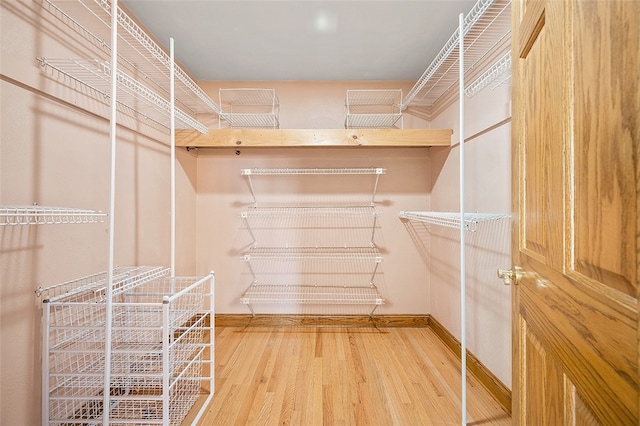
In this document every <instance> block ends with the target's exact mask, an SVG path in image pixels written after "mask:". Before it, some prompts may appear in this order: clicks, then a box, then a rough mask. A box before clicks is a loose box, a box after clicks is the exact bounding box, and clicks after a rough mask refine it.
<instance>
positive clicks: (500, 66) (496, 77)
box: [464, 51, 511, 97]
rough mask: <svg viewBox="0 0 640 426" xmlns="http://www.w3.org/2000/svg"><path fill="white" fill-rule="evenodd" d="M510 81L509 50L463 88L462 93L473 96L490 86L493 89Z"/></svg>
mask: <svg viewBox="0 0 640 426" xmlns="http://www.w3.org/2000/svg"><path fill="white" fill-rule="evenodd" d="M510 81H511V52H510V51H509V52H507V53H506V54H505V55H504V56H502V57H501V58H500V59H498V60H497V61H496V62H495V63H494V64H493V65H492V66H491V67H490V68H488V69H487V70H486V71H485V72H484V73H483V74H482V75H481V76H480V77H478V78H477V79H475V80H474V81H473V83H471V84H469V85H468V86H467V88H466V89H465V90H464V94H465V95H467V96H469V97H473V96H474V95H475V94H476V93H478V92H479V91H481V90H482V89H484V88H485V87H489V86H491V88H493V89H495V88H496V87H498V86H501V85H503V84H508V82H510Z"/></svg>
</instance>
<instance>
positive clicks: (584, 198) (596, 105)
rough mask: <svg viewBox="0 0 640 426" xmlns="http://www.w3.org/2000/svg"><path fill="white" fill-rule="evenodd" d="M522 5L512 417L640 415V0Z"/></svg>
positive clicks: (582, 420) (628, 420)
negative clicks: (639, 369)
mask: <svg viewBox="0 0 640 426" xmlns="http://www.w3.org/2000/svg"><path fill="white" fill-rule="evenodd" d="M512 11H513V30H514V32H513V34H512V36H513V52H512V53H513V66H512V71H513V106H512V107H513V110H512V111H513V136H514V137H513V152H512V155H513V165H514V167H513V200H514V212H515V213H514V229H513V240H514V244H513V264H514V266H519V267H520V268H521V270H520V277H519V279H518V280H517V284H518V285H514V286H513V348H514V349H513V350H514V358H513V361H514V364H513V371H514V375H513V376H514V381H513V397H514V399H513V411H514V412H513V416H514V424H527V425H535V426H539V425H562V424H565V425H569V424H571V425H573V424H575V425H583V424H604V425H637V424H638V422H639V392H638V383H639V380H638V350H639V334H638V307H639V305H638V291H639V284H638V281H639V277H640V266H639V262H640V251H639V250H640V201H639V200H640V196H639V195H640V127H639V123H640V118H639V117H640V84H639V80H640V59H639V58H640V56H639V53H638V52H639V51H640V1H638V0H598V1H594V0H590V1H585V0H548V1H534V0H529V1H526V0H514V3H513V8H512ZM514 269H515V268H514Z"/></svg>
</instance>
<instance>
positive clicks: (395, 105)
mask: <svg viewBox="0 0 640 426" xmlns="http://www.w3.org/2000/svg"><path fill="white" fill-rule="evenodd" d="M401 105H402V90H347V97H346V100H345V106H346V108H347V115H346V118H345V124H344V126H345V128H346V129H354V128H362V129H365V128H368V129H388V128H396V124H397V123H398V121H401V119H402V111H401V109H400V107H401Z"/></svg>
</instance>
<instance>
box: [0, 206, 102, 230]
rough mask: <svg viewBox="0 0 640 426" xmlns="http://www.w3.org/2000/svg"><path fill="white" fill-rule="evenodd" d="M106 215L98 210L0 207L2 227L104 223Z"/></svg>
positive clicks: (0, 224) (0, 223)
mask: <svg viewBox="0 0 640 426" xmlns="http://www.w3.org/2000/svg"><path fill="white" fill-rule="evenodd" d="M106 216H107V214H106V213H103V212H101V211H99V210H87V209H76V208H67V207H45V206H0V226H2V225H51V224H64V223H99V222H104V219H105V217H106Z"/></svg>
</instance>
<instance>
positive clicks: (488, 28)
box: [402, 0, 511, 110]
mask: <svg viewBox="0 0 640 426" xmlns="http://www.w3.org/2000/svg"><path fill="white" fill-rule="evenodd" d="M463 25H464V45H465V51H464V58H465V62H464V67H465V70H472V69H476V68H478V67H479V66H480V64H481V63H482V62H483V60H484V59H485V58H486V57H487V55H488V54H490V53H491V52H493V51H495V49H496V48H497V47H499V46H500V45H502V44H505V43H507V42H508V40H509V38H510V36H511V1H510V0H478V2H477V3H476V4H475V6H474V7H473V9H472V10H471V12H469V14H468V15H467V16H466V17H465V19H464V24H463ZM458 42H459V33H458V31H457V30H456V31H455V32H454V33H453V35H452V36H451V38H449V40H448V41H447V43H446V44H445V45H444V46H443V48H442V49H441V50H440V52H439V53H438V55H437V56H436V58H435V59H434V60H433V62H431V64H430V65H429V67H427V69H426V70H425V72H424V73H423V74H422V76H421V77H420V78H419V79H418V81H417V82H416V84H415V85H414V86H413V88H412V89H411V90H410V91H409V93H408V94H407V96H406V97H405V99H404V102H403V104H402V110H404V109H406V108H407V107H408V106H409V105H411V106H427V107H429V106H433V105H434V104H435V103H436V102H437V101H438V100H439V99H440V98H441V97H442V95H444V94H445V93H447V92H448V91H449V90H451V89H453V88H455V87H456V86H457V84H458V80H459V76H458V72H457V70H458V67H459V57H460V55H459V53H458V45H459V44H458Z"/></svg>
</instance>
